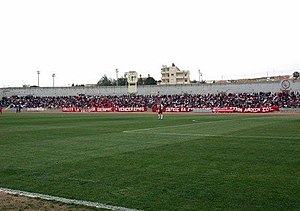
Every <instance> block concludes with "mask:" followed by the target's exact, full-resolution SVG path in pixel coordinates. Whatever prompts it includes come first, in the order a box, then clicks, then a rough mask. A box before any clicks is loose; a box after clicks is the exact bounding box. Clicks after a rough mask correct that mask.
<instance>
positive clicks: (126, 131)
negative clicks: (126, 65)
mask: <svg viewBox="0 0 300 211" xmlns="http://www.w3.org/2000/svg"><path fill="white" fill-rule="evenodd" d="M228 121H234V120H233V119H225V120H218V121H207V122H197V123H188V124H182V125H170V126H164V127H148V128H143V129H136V130H124V131H123V133H130V132H138V131H147V130H153V129H162V128H173V127H182V126H189V125H202V124H209V123H216V122H228Z"/></svg>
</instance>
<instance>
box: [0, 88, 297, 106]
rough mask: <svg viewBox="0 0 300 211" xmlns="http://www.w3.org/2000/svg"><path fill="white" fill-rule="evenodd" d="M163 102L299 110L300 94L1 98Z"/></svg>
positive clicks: (24, 102)
mask: <svg viewBox="0 0 300 211" xmlns="http://www.w3.org/2000/svg"><path fill="white" fill-rule="evenodd" d="M161 100H163V102H164V104H165V105H166V106H167V107H188V108H210V107H218V108H225V107H237V108H259V107H270V106H278V107H280V108H300V93H299V92H290V93H283V92H277V93H271V92H253V93H228V94H226V93H219V94H174V95H120V96H117V95H113V96H111V95H106V96H102V95H101V96H90V95H78V96H56V97H40V96H10V97H2V99H1V106H2V107H3V108H18V107H20V106H21V107H22V108H46V109H60V108H70V107H76V108H83V109H84V108H92V107H99V108H108V107H147V108H153V107H155V106H156V104H157V102H158V101H161Z"/></svg>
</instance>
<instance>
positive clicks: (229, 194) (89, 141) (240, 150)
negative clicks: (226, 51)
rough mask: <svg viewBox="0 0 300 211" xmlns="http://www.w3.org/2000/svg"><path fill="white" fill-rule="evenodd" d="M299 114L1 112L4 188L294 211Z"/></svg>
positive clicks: (299, 189)
mask: <svg viewBox="0 0 300 211" xmlns="http://www.w3.org/2000/svg"><path fill="white" fill-rule="evenodd" d="M299 130H300V116H271V115H190V114H189V115H174V114H173V115H168V114H166V115H165V119H164V120H157V116H156V115H155V114H153V115H151V114H150V115H149V114H65V113H58V114H48V113H45V114H43V113H35V114H29V113H20V114H15V113H9V114H4V115H2V116H0V188H9V189H13V190H22V191H28V192H32V193H40V194H47V195H51V196H58V197H64V198H68V199H76V200H84V201H92V202H98V203H103V204H107V205H113V206H118V207H125V208H133V209H140V210H199V209H202V210H212V209H229V210H231V209H234V210H245V209H246V210H299V209H300V200H299V199H300V131H299Z"/></svg>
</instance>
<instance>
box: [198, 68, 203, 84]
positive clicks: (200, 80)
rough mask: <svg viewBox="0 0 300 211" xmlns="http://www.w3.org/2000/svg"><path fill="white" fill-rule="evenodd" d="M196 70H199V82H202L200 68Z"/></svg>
mask: <svg viewBox="0 0 300 211" xmlns="http://www.w3.org/2000/svg"><path fill="white" fill-rule="evenodd" d="M198 72H199V83H201V82H202V73H201V71H200V69H199V70H198Z"/></svg>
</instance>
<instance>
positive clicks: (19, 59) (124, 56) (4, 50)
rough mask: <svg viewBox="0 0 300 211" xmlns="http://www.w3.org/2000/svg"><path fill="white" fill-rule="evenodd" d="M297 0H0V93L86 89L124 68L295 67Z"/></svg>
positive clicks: (299, 38)
mask: <svg viewBox="0 0 300 211" xmlns="http://www.w3.org/2000/svg"><path fill="white" fill-rule="evenodd" d="M299 11H300V1H298V0H294V1H293V0H285V1H282V0H280V1H279V0H251V1H250V0H249V1H243V0H226V1H224V0H211V1H207V0H203V1H202V0H180V1H179V0H151V1H150V0H148V1H146V0H109V1H104V0H81V1H79V0H48V1H44V0H0V71H1V77H0V87H13V86H22V85H23V84H27V85H37V83H38V82H37V81H38V76H37V71H40V86H52V74H53V73H55V75H56V77H55V86H68V85H71V84H72V83H74V84H93V83H97V81H99V79H100V78H101V77H102V76H103V75H104V74H106V75H107V76H108V77H110V78H116V71H115V70H116V69H119V76H122V75H124V73H125V72H127V71H131V70H132V71H137V72H138V74H141V75H142V76H143V77H145V76H147V75H148V74H150V76H152V77H154V78H155V79H156V80H159V79H160V77H161V74H160V71H161V70H160V69H161V66H162V65H164V64H165V65H168V66H170V65H171V64H172V63H175V65H176V66H178V67H179V68H180V69H182V70H190V72H191V80H193V79H196V80H198V78H199V74H198V70H199V69H200V70H201V72H202V74H203V79H204V80H212V79H215V80H218V79H222V78H223V79H234V78H245V77H259V76H267V75H269V76H271V75H282V74H292V73H293V72H294V71H299V70H300V28H299V21H300V12H299Z"/></svg>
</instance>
